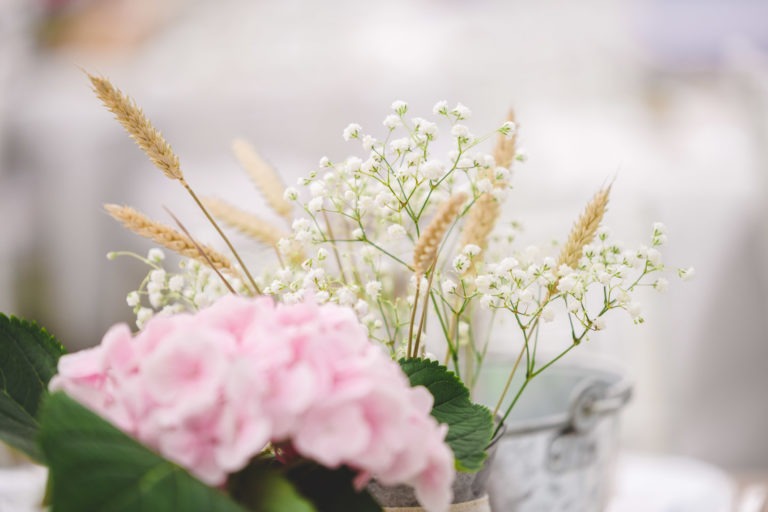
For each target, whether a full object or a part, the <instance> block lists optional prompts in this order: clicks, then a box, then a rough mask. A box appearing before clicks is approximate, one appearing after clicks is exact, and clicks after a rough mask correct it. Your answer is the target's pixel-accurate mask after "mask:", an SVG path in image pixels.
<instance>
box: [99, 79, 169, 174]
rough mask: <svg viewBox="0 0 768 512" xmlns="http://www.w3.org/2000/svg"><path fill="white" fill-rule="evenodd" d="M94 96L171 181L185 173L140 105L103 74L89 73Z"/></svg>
mask: <svg viewBox="0 0 768 512" xmlns="http://www.w3.org/2000/svg"><path fill="white" fill-rule="evenodd" d="M88 78H89V79H90V81H91V84H92V85H93V90H94V92H95V93H96V96H98V97H99V99H100V100H101V102H102V103H104V106H105V107H107V109H108V110H109V111H110V112H112V113H113V114H114V115H115V118H117V120H118V121H119V122H120V124H121V125H123V128H125V130H126V131H127V132H128V134H129V135H130V136H131V138H132V139H133V140H134V141H136V144H137V145H138V146H139V147H140V148H141V149H142V151H144V153H146V154H147V156H148V157H149V159H150V160H151V161H152V163H153V164H155V166H157V168H158V169H160V170H161V171H163V174H165V175H166V176H167V177H169V178H170V179H172V180H182V179H184V175H183V174H182V172H181V167H180V165H179V157H178V156H176V153H174V152H173V149H171V146H170V144H168V142H167V141H166V140H165V139H164V138H163V136H162V134H161V133H160V131H159V130H157V128H155V127H154V126H153V125H152V123H151V122H150V121H149V119H147V117H146V116H145V115H144V112H143V111H142V110H141V108H139V107H138V105H136V103H135V102H134V101H133V100H132V99H131V98H130V97H129V96H127V95H125V94H123V92H122V91H120V89H118V88H117V87H115V86H114V85H112V82H110V81H109V80H107V79H106V78H103V77H98V76H94V75H91V74H90V73H88Z"/></svg>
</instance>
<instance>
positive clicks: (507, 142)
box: [493, 109, 517, 168]
mask: <svg viewBox="0 0 768 512" xmlns="http://www.w3.org/2000/svg"><path fill="white" fill-rule="evenodd" d="M507 121H510V122H512V123H516V121H515V111H514V110H512V109H510V111H509V113H508V114H507ZM516 152H517V127H515V130H514V131H513V132H512V134H511V136H510V137H507V136H506V135H504V134H501V133H500V134H499V137H498V139H497V140H496V147H495V148H494V150H493V158H494V160H496V165H498V166H500V167H506V168H509V166H511V165H512V160H514V158H515V153H516Z"/></svg>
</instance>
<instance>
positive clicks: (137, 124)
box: [88, 73, 261, 293]
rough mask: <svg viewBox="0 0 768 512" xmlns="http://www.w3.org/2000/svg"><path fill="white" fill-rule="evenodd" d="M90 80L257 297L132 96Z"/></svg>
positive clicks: (94, 78)
mask: <svg viewBox="0 0 768 512" xmlns="http://www.w3.org/2000/svg"><path fill="white" fill-rule="evenodd" d="M88 78H89V79H90V80H91V84H93V90H94V92H95V93H96V95H97V96H98V97H99V99H101V101H102V103H104V105H105V106H106V107H107V109H108V110H109V111H111V112H112V113H113V114H115V117H116V118H117V120H118V121H119V122H120V124H122V125H123V127H124V128H125V129H126V130H127V131H128V134H129V135H130V136H131V138H133V140H135V141H136V143H137V144H138V145H139V147H140V148H141V149H142V150H143V151H144V152H145V153H146V154H147V156H148V157H149V159H150V160H152V162H153V163H154V164H155V165H156V166H157V167H158V168H159V169H160V170H161V171H163V174H165V175H166V176H167V177H168V178H170V179H172V180H176V181H178V182H179V183H181V185H182V186H183V187H184V188H185V189H186V191H187V192H188V193H189V195H190V196H191V197H192V199H193V200H194V201H195V203H196V204H197V206H198V207H199V208H200V210H202V212H203V214H204V215H205V217H206V218H207V219H208V221H209V222H210V223H211V225H213V227H214V228H215V229H216V232H217V233H218V234H219V236H221V238H222V240H224V242H225V243H226V244H227V247H229V250H230V251H232V254H233V255H234V257H235V259H236V260H237V262H238V263H239V264H240V268H242V269H243V272H245V275H246V276H247V277H248V280H249V281H250V283H251V286H252V287H253V289H254V290H256V293H261V289H260V288H259V285H258V284H256V280H255V279H254V278H253V276H252V275H251V272H250V271H249V270H248V267H247V266H246V265H245V263H244V262H243V260H242V258H240V255H239V254H238V252H237V250H235V247H234V246H233V245H232V242H230V241H229V238H227V235H225V234H224V231H222V230H221V228H220V227H219V225H218V224H217V223H216V221H215V220H214V218H213V217H212V216H211V214H210V213H209V212H208V210H207V209H206V208H205V206H204V205H203V203H202V201H200V198H199V197H198V196H197V194H196V193H195V191H194V190H193V189H192V187H191V186H190V185H189V183H187V180H186V179H184V174H183V173H182V172H181V167H180V165H179V158H178V157H177V156H176V154H175V153H174V152H173V150H172V149H171V146H170V145H169V144H168V143H167V142H166V141H165V139H164V138H163V136H162V135H161V134H160V132H159V131H158V130H157V129H156V128H155V127H154V126H153V125H152V123H151V122H150V121H149V119H147V117H146V116H145V115H144V112H142V110H141V109H140V108H139V107H138V105H136V103H135V102H134V101H133V100H132V99H131V98H130V97H129V96H127V95H126V94H123V93H122V92H121V91H120V89H118V88H117V87H115V86H114V85H112V82H110V81H109V80H107V79H106V78H102V77H97V76H94V75H91V74H89V73H88Z"/></svg>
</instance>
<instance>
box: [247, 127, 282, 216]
mask: <svg viewBox="0 0 768 512" xmlns="http://www.w3.org/2000/svg"><path fill="white" fill-rule="evenodd" d="M232 150H233V151H234V153H235V156H236V157H237V159H238V161H239V162H240V165H242V166H243V169H245V170H246V172H247V173H248V175H249V176H250V178H251V180H253V182H254V183H255V184H256V186H257V187H258V188H259V190H261V193H262V194H264V199H266V200H267V204H269V206H270V207H271V208H272V209H273V210H274V211H275V212H277V213H278V215H282V216H283V217H285V218H286V219H290V218H291V213H292V212H293V205H292V204H291V202H290V201H287V200H286V199H285V198H284V197H283V194H284V192H285V185H284V184H283V182H282V180H281V179H280V177H279V176H278V175H277V173H276V172H275V170H274V168H272V166H271V165H269V164H268V163H267V162H265V161H264V159H263V158H261V156H259V154H258V153H257V152H256V149H255V148H254V147H253V146H251V145H250V144H249V143H248V142H246V141H245V140H243V139H236V140H235V141H234V142H233V143H232Z"/></svg>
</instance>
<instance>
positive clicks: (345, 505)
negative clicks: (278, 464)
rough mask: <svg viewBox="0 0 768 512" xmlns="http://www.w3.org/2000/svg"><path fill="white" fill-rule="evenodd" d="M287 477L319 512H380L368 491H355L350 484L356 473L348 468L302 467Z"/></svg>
mask: <svg viewBox="0 0 768 512" xmlns="http://www.w3.org/2000/svg"><path fill="white" fill-rule="evenodd" d="M287 476H288V478H289V479H290V480H291V481H292V482H293V483H294V485H295V486H296V487H297V488H298V489H299V492H301V494H302V495H304V496H306V497H307V498H309V499H310V500H311V501H312V503H314V505H315V507H317V511H318V512H339V511H342V510H343V511H346V510H349V511H355V512H381V506H380V505H379V504H378V503H377V502H376V500H374V499H373V497H372V496H371V495H370V494H369V493H368V491H366V490H362V491H359V492H358V491H356V490H355V488H354V486H353V485H352V480H353V479H354V478H355V472H354V471H352V470H351V469H349V468H346V467H341V468H338V469H329V468H326V467H323V466H320V465H318V464H315V463H310V464H302V465H298V466H296V467H294V468H291V469H290V470H289V471H288V473H287Z"/></svg>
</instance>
